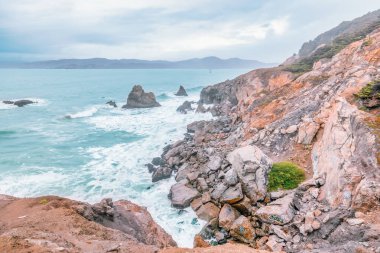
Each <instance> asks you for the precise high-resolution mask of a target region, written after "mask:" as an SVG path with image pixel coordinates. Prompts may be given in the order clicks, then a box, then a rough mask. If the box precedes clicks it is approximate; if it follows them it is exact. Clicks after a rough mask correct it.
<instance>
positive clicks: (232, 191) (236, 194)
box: [220, 184, 244, 204]
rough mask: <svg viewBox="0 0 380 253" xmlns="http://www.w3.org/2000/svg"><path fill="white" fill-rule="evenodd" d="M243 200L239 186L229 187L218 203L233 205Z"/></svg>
mask: <svg viewBox="0 0 380 253" xmlns="http://www.w3.org/2000/svg"><path fill="white" fill-rule="evenodd" d="M243 198H244V195H243V192H242V189H241V185H240V184H237V185H236V186H230V187H229V188H228V189H227V190H226V191H225V192H224V193H223V194H222V196H221V198H220V201H221V202H225V203H228V204H234V203H236V202H239V201H240V200H242V199H243Z"/></svg>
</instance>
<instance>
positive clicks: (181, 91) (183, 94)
mask: <svg viewBox="0 0 380 253" xmlns="http://www.w3.org/2000/svg"><path fill="white" fill-rule="evenodd" d="M175 95H176V96H181V97H187V96H188V95H187V92H186V90H185V88H184V87H183V86H182V85H180V86H179V89H178V91H177V93H176V94H175Z"/></svg>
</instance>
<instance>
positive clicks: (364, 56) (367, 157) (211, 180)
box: [150, 29, 380, 252]
mask: <svg viewBox="0 0 380 253" xmlns="http://www.w3.org/2000/svg"><path fill="white" fill-rule="evenodd" d="M368 41H370V43H369V42H368ZM289 69H290V66H289V65H287V64H285V65H283V66H280V67H277V68H271V69H259V70H254V71H251V72H249V73H247V74H245V75H242V76H239V77H238V78H236V79H234V80H231V81H226V82H223V83H220V84H217V85H213V86H209V87H206V88H204V89H203V90H202V92H201V98H200V101H199V105H198V107H200V108H201V109H198V110H197V111H202V107H203V105H204V104H211V105H212V108H211V109H210V111H211V112H212V113H213V114H214V115H216V116H218V117H217V118H215V119H214V120H212V121H199V122H194V123H192V124H190V125H188V127H187V134H186V136H185V138H184V139H183V140H180V141H177V142H176V143H174V144H172V145H169V146H167V147H166V148H165V150H164V152H163V154H162V156H161V157H160V158H155V161H153V163H152V164H151V166H150V170H151V171H152V173H153V174H152V179H153V181H158V180H161V179H163V178H168V177H170V176H171V175H173V174H174V176H175V179H176V181H177V183H176V184H175V185H173V186H172V188H171V190H170V193H169V198H170V199H171V202H172V205H173V206H174V207H177V208H186V207H188V206H191V207H192V208H193V210H194V211H195V212H196V214H197V216H198V217H199V218H200V219H203V220H205V221H207V222H208V223H207V225H206V226H205V227H204V228H203V229H202V231H201V232H200V233H199V234H198V235H197V236H196V237H195V240H194V246H209V245H215V244H225V243H226V242H240V243H244V244H247V245H249V246H250V247H252V248H256V249H262V250H270V251H275V252H277V251H286V252H333V251H334V252H380V238H379V235H380V220H379V218H378V217H380V216H379V214H380V203H379V199H380V170H379V163H380V153H379V150H380V149H379V143H380V142H379V138H380V135H379V132H380V118H379V117H380V113H379V112H380V111H379V107H378V102H379V100H380V93H379V91H378V90H380V85H379V83H380V81H379V80H380V30H378V29H377V30H376V29H375V30H374V31H372V32H371V33H369V34H367V35H366V36H365V38H363V39H361V40H357V41H354V42H352V43H351V44H349V45H348V46H346V47H345V48H344V49H342V50H341V51H340V52H338V53H336V55H334V56H333V57H332V58H329V59H326V58H324V59H321V60H318V61H315V62H314V64H313V67H312V69H311V70H310V71H304V72H302V73H299V72H295V71H290V70H289ZM283 161H288V162H291V163H292V164H295V165H298V166H299V167H300V168H302V169H303V170H304V172H305V176H306V180H305V181H304V182H303V183H301V184H300V185H299V186H297V187H295V188H293V189H289V190H280V191H270V190H269V188H268V183H269V180H270V178H269V177H270V173H271V169H272V167H273V165H274V164H276V163H279V162H283Z"/></svg>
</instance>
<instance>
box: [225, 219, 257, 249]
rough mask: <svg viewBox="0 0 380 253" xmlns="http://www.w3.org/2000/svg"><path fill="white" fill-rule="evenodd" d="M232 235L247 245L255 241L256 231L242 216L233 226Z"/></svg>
mask: <svg viewBox="0 0 380 253" xmlns="http://www.w3.org/2000/svg"><path fill="white" fill-rule="evenodd" d="M230 234H231V236H232V237H234V238H235V239H238V240H239V241H242V242H245V243H251V242H253V241H254V239H255V236H256V235H255V229H254V228H253V226H252V224H251V222H249V220H248V218H247V217H245V216H243V215H241V216H240V217H239V218H237V219H236V220H235V221H234V223H233V224H232V226H231V230H230Z"/></svg>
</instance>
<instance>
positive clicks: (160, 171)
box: [152, 167, 172, 182]
mask: <svg viewBox="0 0 380 253" xmlns="http://www.w3.org/2000/svg"><path fill="white" fill-rule="evenodd" d="M171 175H172V169H171V168H168V167H159V168H157V169H156V170H155V171H154V172H153V174H152V182H157V181H160V180H162V179H166V178H170V176H171Z"/></svg>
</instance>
